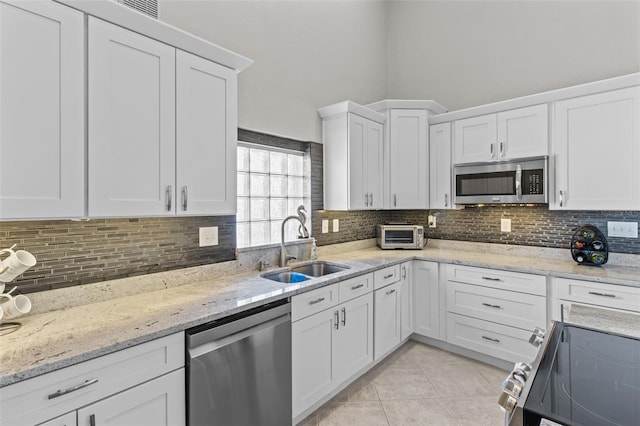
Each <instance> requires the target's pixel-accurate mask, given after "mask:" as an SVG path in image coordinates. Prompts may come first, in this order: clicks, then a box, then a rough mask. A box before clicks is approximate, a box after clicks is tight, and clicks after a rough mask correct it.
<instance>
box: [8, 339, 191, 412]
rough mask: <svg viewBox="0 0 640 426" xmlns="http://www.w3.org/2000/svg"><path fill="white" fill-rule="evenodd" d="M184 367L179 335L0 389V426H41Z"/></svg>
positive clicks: (181, 342)
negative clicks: (38, 424)
mask: <svg viewBox="0 0 640 426" xmlns="http://www.w3.org/2000/svg"><path fill="white" fill-rule="evenodd" d="M181 367H184V334H183V333H176V334H172V335H170V336H167V337H163V338H161V339H157V340H153V341H151V342H147V343H143V344H141V345H138V346H134V347H131V348H128V349H124V350H122V351H119V352H115V353H112V354H109V355H105V356H102V357H100V358H96V359H93V360H90V361H86V362H82V363H80V364H76V365H73V366H71V367H67V368H63V369H61V370H57V371H54V372H51V373H47V374H44V375H42V376H38V377H34V378H32V379H28V380H25V381H23V382H19V383H16V384H13V385H10V386H7V387H5V388H2V399H1V400H0V424H19V425H21V424H37V423H40V422H43V421H45V420H48V419H52V418H54V417H57V416H60V415H62V414H64V413H68V412H70V411H73V410H75V409H77V408H79V407H82V406H85V405H87V404H90V403H92V402H94V401H97V400H99V399H102V398H104V397H107V396H109V395H113V394H115V393H117V392H120V391H122V390H124V389H127V388H130V387H132V386H135V385H137V384H139V383H142V382H146V381H148V380H150V379H153V378H154V377H158V376H161V375H163V374H165V373H168V372H170V371H173V370H176V369H178V368H181ZM89 383H92V384H89ZM74 387H77V390H75V391H72V392H68V393H66V394H62V395H59V396H56V395H58V394H61V393H63V391H64V390H70V389H73V388H74Z"/></svg>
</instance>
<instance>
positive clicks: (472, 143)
mask: <svg viewBox="0 0 640 426" xmlns="http://www.w3.org/2000/svg"><path fill="white" fill-rule="evenodd" d="M454 127H455V129H454V131H455V136H454V137H455V143H454V146H453V158H454V163H456V164H459V163H475V162H482V161H491V160H496V159H497V158H498V157H497V154H498V153H497V151H496V146H495V142H496V138H497V128H496V115H495V114H489V115H481V116H478V117H471V118H465V119H463V120H457V121H456V122H455V124H454Z"/></svg>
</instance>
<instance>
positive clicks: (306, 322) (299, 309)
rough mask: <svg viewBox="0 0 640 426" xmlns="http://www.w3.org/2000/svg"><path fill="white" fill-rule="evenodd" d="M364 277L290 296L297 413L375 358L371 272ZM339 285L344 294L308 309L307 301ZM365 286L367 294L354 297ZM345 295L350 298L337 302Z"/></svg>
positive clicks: (326, 297) (320, 297)
mask: <svg viewBox="0 0 640 426" xmlns="http://www.w3.org/2000/svg"><path fill="white" fill-rule="evenodd" d="M363 277H364V278H363ZM363 277H356V278H352V279H350V280H346V281H343V282H341V283H340V284H339V285H338V284H334V285H332V286H329V287H328V288H329V289H332V290H331V291H329V292H327V287H323V288H319V289H317V290H313V291H310V292H307V293H304V294H301V295H299V296H294V297H293V298H292V318H293V319H294V321H293V323H292V325H291V332H292V338H291V340H292V379H293V392H292V394H293V417H294V418H295V417H297V416H299V415H300V414H302V413H303V412H304V411H305V410H307V409H308V408H310V407H311V406H312V405H313V404H315V403H316V402H318V401H320V400H321V399H322V398H324V397H326V396H327V395H328V394H329V393H331V391H332V390H334V389H335V388H337V387H338V386H339V385H340V384H342V383H343V382H345V381H346V380H349V379H350V378H351V377H353V376H354V375H355V374H357V373H358V372H359V371H361V370H363V369H364V368H365V367H367V366H368V365H369V364H371V363H372V362H373V294H372V292H371V288H372V287H371V285H369V284H367V283H371V282H372V281H373V274H367V275H366V276H363ZM338 286H339V287H340V289H341V291H343V292H344V293H345V294H344V295H343V294H342V293H341V295H340V296H339V297H338V298H333V303H331V304H330V306H326V305H325V307H326V309H324V310H322V311H319V312H313V310H308V309H306V306H305V304H306V305H309V306H314V305H321V304H323V303H326V301H328V300H329V295H331V296H332V297H335V296H334V295H335V293H336V291H335V289H337V288H338ZM352 288H355V289H354V290H353V291H351V289H352ZM363 288H368V289H369V290H368V292H367V293H366V294H363V295H361V296H358V297H355V298H351V297H352V295H353V294H354V293H353V292H357V291H361V289H363ZM347 289H348V290H349V292H347ZM342 298H345V299H346V300H347V301H346V302H343V303H339V302H338V300H340V301H342V300H341V299H342ZM300 301H303V302H304V304H303V303H299V302H300ZM304 313H308V315H307V316H304ZM296 319H297V320H296Z"/></svg>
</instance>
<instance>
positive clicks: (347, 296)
mask: <svg viewBox="0 0 640 426" xmlns="http://www.w3.org/2000/svg"><path fill="white" fill-rule="evenodd" d="M338 286H339V287H340V290H339V293H340V303H343V302H346V301H347V300H351V299H355V298H356V297H358V296H362V295H363V294H367V293H369V292H371V291H373V274H372V273H371V274H365V275H361V276H359V277H355V278H350V279H348V280H344V281H341V282H340V283H338Z"/></svg>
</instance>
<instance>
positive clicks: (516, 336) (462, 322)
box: [447, 312, 537, 362]
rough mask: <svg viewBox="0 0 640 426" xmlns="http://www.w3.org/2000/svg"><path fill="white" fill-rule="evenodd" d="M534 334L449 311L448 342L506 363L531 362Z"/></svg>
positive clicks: (534, 350)
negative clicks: (532, 336)
mask: <svg viewBox="0 0 640 426" xmlns="http://www.w3.org/2000/svg"><path fill="white" fill-rule="evenodd" d="M530 336H531V331H525V330H521V329H519V328H514V327H508V326H506V325H502V324H495V323H492V322H488V321H482V320H479V319H476V318H469V317H465V316H462V315H457V314H453V313H451V312H447V342H449V343H451V344H454V345H458V346H462V347H464V348H467V349H471V350H474V351H477V352H480V353H483V354H486V355H490V356H493V357H496V358H499V359H503V360H506V361H511V362H516V361H523V360H524V361H527V362H529V361H531V360H533V359H534V358H535V356H536V352H537V348H535V347H534V346H532V345H530V344H529V337H530Z"/></svg>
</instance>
